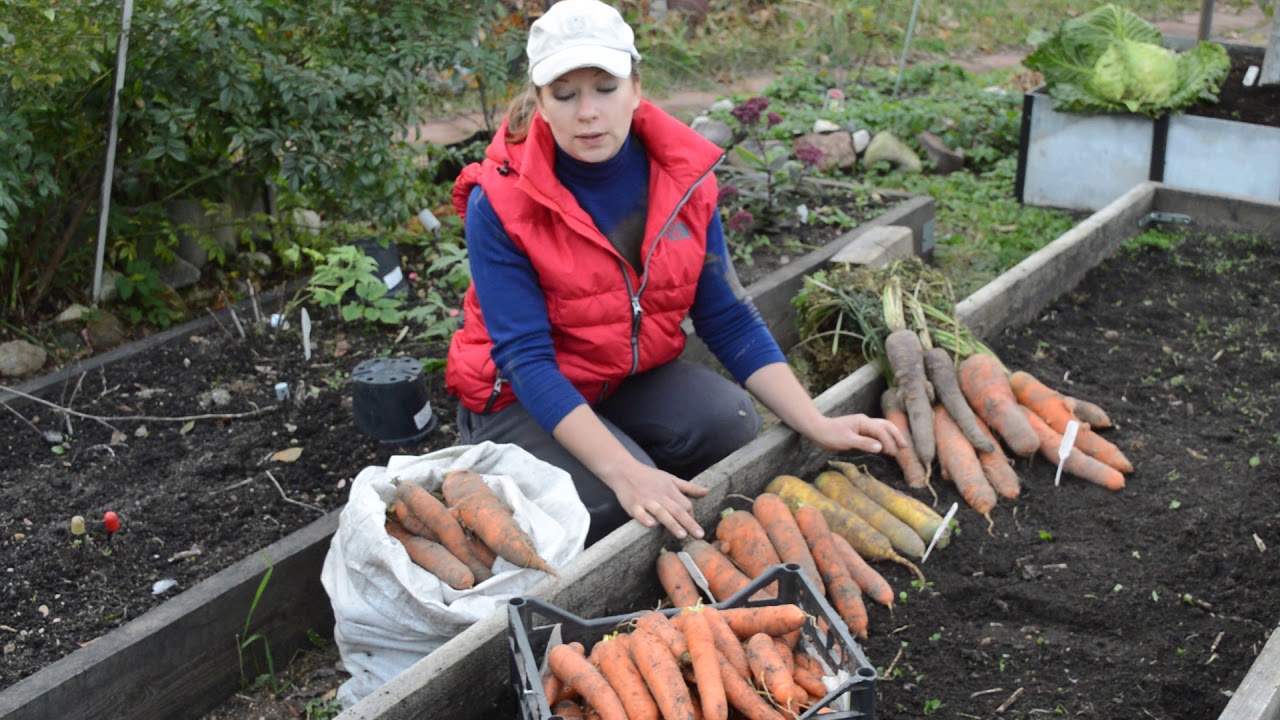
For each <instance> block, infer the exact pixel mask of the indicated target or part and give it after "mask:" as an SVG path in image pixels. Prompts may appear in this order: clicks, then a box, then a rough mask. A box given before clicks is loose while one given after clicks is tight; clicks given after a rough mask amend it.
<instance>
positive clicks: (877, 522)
mask: <svg viewBox="0 0 1280 720" xmlns="http://www.w3.org/2000/svg"><path fill="white" fill-rule="evenodd" d="M935 434H936V432H935ZM813 486H814V487H816V488H818V490H819V492H821V493H822V494H823V495H826V496H827V497H829V498H831V499H832V500H835V501H836V502H838V503H840V504H841V505H843V506H844V507H846V508H848V509H850V510H852V511H854V512H855V513H857V514H858V515H859V516H860V517H862V518H863V519H864V520H866V521H867V522H868V523H869V524H870V525H871V527H873V528H875V529H876V530H879V531H880V533H881V534H883V535H884V536H885V537H887V538H889V542H891V543H893V547H894V549H895V550H897V551H898V552H900V553H902V554H903V555H907V556H909V557H916V558H918V557H921V556H923V555H924V551H925V544H924V540H922V539H921V537H920V536H919V535H918V534H917V533H916V531H915V530H914V529H913V528H912V527H911V526H910V525H908V524H906V523H905V522H903V521H902V520H900V519H899V518H898V516H897V515H894V514H893V513H892V512H890V511H889V510H888V509H887V508H885V507H884V506H883V505H881V504H880V503H878V502H876V501H875V500H873V499H872V498H871V497H870V496H868V495H867V494H866V493H864V492H862V491H861V490H859V489H858V488H857V487H856V486H855V485H854V484H853V482H851V481H850V480H849V478H848V477H847V476H845V474H844V473H842V472H840V471H838V470H827V471H824V472H821V473H818V477H817V478H815V479H814V481H813Z"/></svg>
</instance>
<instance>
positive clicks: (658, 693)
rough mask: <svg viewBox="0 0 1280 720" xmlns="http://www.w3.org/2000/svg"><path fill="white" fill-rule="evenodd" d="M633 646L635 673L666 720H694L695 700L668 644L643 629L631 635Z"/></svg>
mask: <svg viewBox="0 0 1280 720" xmlns="http://www.w3.org/2000/svg"><path fill="white" fill-rule="evenodd" d="M630 644H631V657H632V658H633V659H634V660H635V663H636V669H638V670H639V671H640V674H641V675H642V676H643V677H644V682H645V685H647V686H648V687H649V693H650V694H651V695H653V701H654V702H655V703H657V705H658V710H659V711H660V712H661V713H662V717H663V718H664V720H694V718H695V717H696V715H695V714H694V710H693V706H694V703H693V696H692V695H691V694H690V693H689V686H688V685H687V684H686V683H685V680H684V676H683V675H682V674H681V672H680V666H679V665H678V664H676V661H675V659H674V658H673V657H671V650H670V649H669V648H668V647H667V644H666V643H664V642H663V641H662V640H661V639H659V638H658V637H657V636H655V635H654V634H653V633H651V632H649V631H648V630H646V629H645V628H642V627H639V628H636V629H635V631H633V632H632V633H631V640H630ZM721 677H722V678H723V673H722V674H721Z"/></svg>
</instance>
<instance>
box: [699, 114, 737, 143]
mask: <svg viewBox="0 0 1280 720" xmlns="http://www.w3.org/2000/svg"><path fill="white" fill-rule="evenodd" d="M689 127H691V128H693V130H694V132H696V133H698V134H699V135H701V136H702V137H704V138H706V139H708V140H710V141H711V142H713V143H715V144H716V145H718V146H719V147H722V148H727V147H729V145H731V144H732V143H733V128H731V127H729V124H728V123H725V122H721V121H719V120H715V119H712V118H710V117H707V116H706V115H699V116H698V117H696V118H694V119H693V122H691V123H689Z"/></svg>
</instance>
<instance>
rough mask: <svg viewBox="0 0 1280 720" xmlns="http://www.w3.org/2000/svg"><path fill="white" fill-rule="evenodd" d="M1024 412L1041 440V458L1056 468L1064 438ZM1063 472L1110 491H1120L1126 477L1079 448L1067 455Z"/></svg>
mask: <svg viewBox="0 0 1280 720" xmlns="http://www.w3.org/2000/svg"><path fill="white" fill-rule="evenodd" d="M1023 412H1024V413H1026V417H1027V420H1028V422H1029V423H1030V424H1031V427H1032V431H1033V432H1035V433H1036V435H1037V437H1039V438H1040V455H1041V457H1043V458H1044V459H1046V460H1048V461H1049V462H1051V463H1053V464H1054V465H1055V466H1056V465H1057V464H1058V448H1059V447H1060V446H1061V445H1062V436H1061V435H1059V434H1058V433H1057V432H1056V431H1055V430H1054V429H1053V428H1051V427H1049V424H1048V423H1046V422H1045V421H1044V420H1042V419H1041V418H1040V416H1039V415H1036V414H1035V413H1033V412H1031V410H1029V409H1026V408H1023ZM1062 471H1063V472H1065V473H1068V474H1070V475H1074V476H1076V477H1078V478H1080V479H1081V480H1088V481H1089V482H1091V483H1093V484H1095V485H1101V486H1102V487H1104V488H1106V489H1108V490H1120V489H1121V488H1123V487H1124V475H1123V474H1122V473H1121V472H1120V471H1119V470H1117V469H1115V468H1113V467H1111V466H1110V465H1108V464H1106V463H1104V462H1102V461H1100V460H1096V459H1094V458H1092V457H1090V456H1088V455H1086V454H1085V453H1083V452H1081V451H1080V449H1079V448H1074V447H1073V448H1071V452H1070V453H1068V454H1067V459H1066V460H1064V461H1063V462H1062Z"/></svg>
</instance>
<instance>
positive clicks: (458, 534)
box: [392, 478, 484, 575]
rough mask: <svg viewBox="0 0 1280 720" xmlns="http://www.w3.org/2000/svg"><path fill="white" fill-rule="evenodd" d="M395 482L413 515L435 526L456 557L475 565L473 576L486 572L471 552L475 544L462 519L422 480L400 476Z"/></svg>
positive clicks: (398, 492) (470, 565)
mask: <svg viewBox="0 0 1280 720" xmlns="http://www.w3.org/2000/svg"><path fill="white" fill-rule="evenodd" d="M392 482H393V483H394V484H395V486H396V498H398V499H399V500H401V501H402V502H404V504H405V505H406V506H407V507H408V508H409V511H410V512H412V513H413V515H415V516H416V517H417V518H418V519H419V520H421V521H422V522H423V523H425V524H426V525H427V527H429V528H431V531H432V532H433V533H435V535H436V537H438V538H440V544H441V545H444V546H445V547H446V548H448V549H449V552H451V553H453V555H454V557H456V558H458V559H459V560H461V561H462V562H463V564H465V565H466V566H467V567H469V568H471V572H472V574H473V575H474V574H475V573H476V572H478V571H482V569H483V568H484V566H483V565H482V564H481V563H480V561H479V559H477V558H476V556H475V553H473V552H472V551H471V543H470V541H468V540H467V533H466V531H464V530H463V529H462V525H460V524H459V523H458V519H457V518H456V517H454V516H453V514H452V513H450V512H449V509H448V508H446V507H445V505H444V503H442V502H440V500H439V499H438V498H437V497H436V496H435V495H432V494H431V492H430V491H428V490H427V489H426V488H425V487H423V486H422V484H421V483H418V482H415V481H413V480H406V479H404V478H397V479H395V480H393V481H392Z"/></svg>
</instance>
